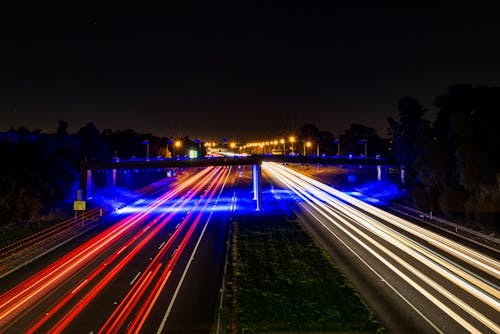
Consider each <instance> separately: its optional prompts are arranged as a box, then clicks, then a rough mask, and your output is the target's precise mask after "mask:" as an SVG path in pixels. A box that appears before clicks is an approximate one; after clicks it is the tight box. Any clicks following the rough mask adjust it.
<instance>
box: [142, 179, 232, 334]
mask: <svg viewBox="0 0 500 334" xmlns="http://www.w3.org/2000/svg"><path fill="white" fill-rule="evenodd" d="M234 180H235V173H234V171H233V172H232V173H231V176H230V178H229V181H228V183H227V184H226V186H225V188H224V190H223V191H222V193H221V196H218V199H216V200H215V202H214V203H213V204H214V206H211V207H209V208H208V209H207V212H206V213H207V215H206V219H204V221H202V222H203V224H200V225H199V226H198V228H197V232H198V233H197V238H192V239H191V240H190V242H189V247H188V248H189V250H188V251H187V252H184V253H183V255H182V257H181V260H180V262H181V261H182V265H179V266H178V268H176V269H175V270H174V271H173V272H172V276H171V278H170V282H169V284H168V285H167V286H166V289H165V293H164V294H162V296H161V297H160V299H159V301H158V304H159V305H162V307H158V308H155V309H153V311H152V312H151V316H150V318H149V319H148V320H147V321H146V323H145V324H144V327H143V332H144V333H149V332H157V331H158V330H159V327H160V329H161V330H162V331H163V332H168V333H208V332H209V331H210V330H211V328H212V323H213V321H214V314H215V311H216V306H217V301H218V297H219V289H220V282H221V280H222V276H221V275H222V268H223V260H224V257H225V250H226V241H227V230H228V226H229V225H228V224H229V222H228V219H229V218H230V216H231V209H230V208H231V207H232V205H231V204H232V201H233V200H234V192H233V190H232V188H233V185H234ZM228 209H229V210H228ZM212 210H213V212H212ZM211 212H212V213H211ZM196 244H198V247H197V249H196V253H195V254H194V255H193V251H194V249H195V248H196ZM191 258H192V261H191V263H189V261H190V259H191ZM186 266H189V267H188V269H186ZM183 275H184V278H183V279H182V276H183ZM174 296H175V300H173V297H174Z"/></svg>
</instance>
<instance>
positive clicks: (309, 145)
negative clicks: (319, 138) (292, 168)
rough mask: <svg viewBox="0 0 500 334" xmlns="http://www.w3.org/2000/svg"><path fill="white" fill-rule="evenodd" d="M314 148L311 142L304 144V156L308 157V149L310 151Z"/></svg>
mask: <svg viewBox="0 0 500 334" xmlns="http://www.w3.org/2000/svg"><path fill="white" fill-rule="evenodd" d="M311 146H312V143H311V142H310V141H306V142H304V156H305V155H306V147H307V148H308V149H309V147H311Z"/></svg>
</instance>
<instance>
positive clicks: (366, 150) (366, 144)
mask: <svg viewBox="0 0 500 334" xmlns="http://www.w3.org/2000/svg"><path fill="white" fill-rule="evenodd" d="M359 143H360V144H361V143H365V158H368V140H366V139H361V140H360V141H359Z"/></svg>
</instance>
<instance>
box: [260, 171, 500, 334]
mask: <svg viewBox="0 0 500 334" xmlns="http://www.w3.org/2000/svg"><path fill="white" fill-rule="evenodd" d="M262 168H263V172H264V175H265V176H266V177H267V178H269V179H270V180H271V182H272V184H276V185H280V186H281V187H283V188H285V189H288V191H289V192H290V195H291V196H293V197H294V198H295V200H296V201H293V202H294V203H296V204H293V205H294V209H295V210H296V212H297V214H298V216H299V218H300V220H301V221H302V222H303V224H304V225H305V227H306V228H307V230H308V231H309V232H310V234H311V235H312V236H313V237H314V238H315V239H316V240H317V241H318V242H319V243H320V244H321V245H322V246H323V247H324V248H325V250H326V251H327V252H328V253H329V254H330V255H331V256H332V258H333V260H334V261H335V263H336V265H338V266H339V267H340V269H341V270H342V271H343V272H344V273H345V274H346V276H347V277H348V278H349V280H350V281H351V282H352V283H353V285H354V286H355V287H356V289H357V290H358V291H359V292H360V294H361V296H362V297H363V299H364V300H365V302H366V303H367V304H368V305H369V306H370V307H371V308H372V309H373V310H374V311H375V313H376V314H377V317H379V318H380V320H381V321H382V322H383V323H384V325H385V326H386V328H387V329H388V330H389V332H393V333H464V332H470V333H500V326H499V320H500V316H499V314H500V313H499V311H500V303H499V297H500V292H499V278H500V263H499V261H498V252H497V253H496V254H495V255H494V256H490V255H486V254H484V253H481V252H479V251H477V250H475V249H472V248H469V247H466V246H463V245H462V244H460V243H459V242H456V241H454V240H451V239H449V238H446V237H443V236H441V235H439V234H437V233H435V232H431V231H429V230H426V229H424V228H422V227H420V226H418V225H416V224H414V223H412V222H410V221H407V220H405V219H402V218H399V217H397V216H394V215H392V214H390V213H387V212H385V211H383V210H381V209H379V208H377V207H374V206H372V205H369V204H367V203H364V202H362V201H360V200H358V199H356V198H353V197H351V196H348V195H346V194H344V193H342V192H340V191H338V190H335V189H333V188H331V187H329V186H327V185H325V184H324V183H321V182H318V181H316V180H314V179H311V178H309V177H307V176H304V175H303V174H300V173H298V172H295V171H293V170H291V169H289V168H287V167H285V166H283V165H281V164H277V163H270V162H263V164H262Z"/></svg>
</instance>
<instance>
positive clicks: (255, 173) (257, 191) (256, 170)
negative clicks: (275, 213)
mask: <svg viewBox="0 0 500 334" xmlns="http://www.w3.org/2000/svg"><path fill="white" fill-rule="evenodd" d="M261 177H262V168H261V167H260V165H252V181H253V199H254V200H256V201H257V211H260V210H262V182H261Z"/></svg>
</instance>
